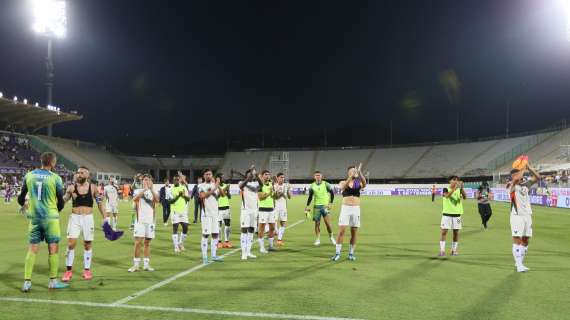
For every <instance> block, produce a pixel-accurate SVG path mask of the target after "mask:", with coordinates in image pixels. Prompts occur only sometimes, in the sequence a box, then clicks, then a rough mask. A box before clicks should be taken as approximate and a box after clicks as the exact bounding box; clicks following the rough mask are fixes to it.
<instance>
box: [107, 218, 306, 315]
mask: <svg viewBox="0 0 570 320" xmlns="http://www.w3.org/2000/svg"><path fill="white" fill-rule="evenodd" d="M303 221H305V220H304V219H303V220H299V221H297V222H295V223H293V224H292V225H290V226H288V227H286V229H290V228H293V227H295V226H296V225H298V224H301V223H303ZM240 250H241V248H236V249H233V250H231V251H230V252H227V253H225V254H223V255H222V258H225V257H227V256H230V255H232V254H234V253H236V252H238V251H240ZM211 264H213V263H209V264H199V265H196V266H194V267H192V268H190V269H188V270H185V271H182V272H180V273H178V274H175V275H173V276H172V277H170V278H167V279H164V280H163V281H161V282H158V283H156V284H154V285H152V286H150V287H148V288H146V289H143V290H141V291H137V292H135V293H133V294H131V295H129V296H128V297H125V298H123V299H120V300H117V301H115V302H113V303H112V305H116V306H118V305H123V304H125V303H127V302H129V301H131V300H133V299H136V298H138V297H140V296H142V295H145V294H147V293H149V292H151V291H153V290H156V289H158V288H160V287H164V286H165V285H167V284H169V283H171V282H173V281H175V280H176V279H178V278H181V277H184V276H187V275H189V274H191V273H193V272H195V271H198V270H200V269H202V268H205V267H207V266H209V265H211Z"/></svg>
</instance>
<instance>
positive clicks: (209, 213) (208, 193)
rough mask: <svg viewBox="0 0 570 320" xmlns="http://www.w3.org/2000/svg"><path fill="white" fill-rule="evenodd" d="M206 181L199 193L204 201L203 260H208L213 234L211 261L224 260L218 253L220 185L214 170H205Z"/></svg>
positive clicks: (204, 261)
mask: <svg viewBox="0 0 570 320" xmlns="http://www.w3.org/2000/svg"><path fill="white" fill-rule="evenodd" d="M203 176H204V182H203V183H201V184H200V185H198V194H199V195H200V201H202V242H201V247H202V262H203V263H204V264H207V263H209V262H210V261H208V238H209V237H210V236H212V240H211V242H210V254H211V261H222V258H221V257H218V256H217V254H216V251H217V246H218V235H219V234H220V225H219V223H218V219H219V217H218V195H219V190H218V189H219V185H218V183H216V180H215V179H214V176H213V173H212V170H210V169H206V170H204V174H203Z"/></svg>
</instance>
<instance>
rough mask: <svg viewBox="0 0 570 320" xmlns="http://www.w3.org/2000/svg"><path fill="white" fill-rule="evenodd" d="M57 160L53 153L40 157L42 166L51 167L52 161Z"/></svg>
mask: <svg viewBox="0 0 570 320" xmlns="http://www.w3.org/2000/svg"><path fill="white" fill-rule="evenodd" d="M55 159H56V157H55V153H53V152H44V153H42V154H41V155H40V161H41V162H42V166H49V165H51V163H52V161H54V160H55Z"/></svg>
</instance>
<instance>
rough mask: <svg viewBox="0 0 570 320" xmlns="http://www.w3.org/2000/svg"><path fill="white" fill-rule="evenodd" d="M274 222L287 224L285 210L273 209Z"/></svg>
mask: <svg viewBox="0 0 570 320" xmlns="http://www.w3.org/2000/svg"><path fill="white" fill-rule="evenodd" d="M273 212H275V221H277V220H279V221H281V222H287V209H285V208H283V209H275V211H273Z"/></svg>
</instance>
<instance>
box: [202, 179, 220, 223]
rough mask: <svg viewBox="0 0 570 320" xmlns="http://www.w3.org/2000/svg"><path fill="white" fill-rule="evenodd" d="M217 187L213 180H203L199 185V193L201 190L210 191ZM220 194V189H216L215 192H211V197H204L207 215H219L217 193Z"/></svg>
mask: <svg viewBox="0 0 570 320" xmlns="http://www.w3.org/2000/svg"><path fill="white" fill-rule="evenodd" d="M215 188H216V184H214V183H213V182H210V183H207V182H203V183H201V184H199V185H198V193H201V192H210V191H212V190H213V189H215ZM217 194H218V190H216V191H215V193H214V194H211V195H210V196H209V197H207V198H205V199H204V211H206V215H207V216H208V215H214V214H215V215H217V213H218V199H217V198H216V195H217Z"/></svg>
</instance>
